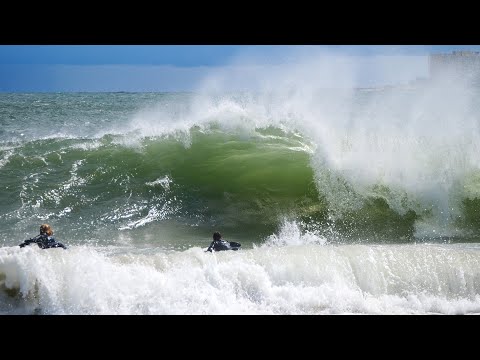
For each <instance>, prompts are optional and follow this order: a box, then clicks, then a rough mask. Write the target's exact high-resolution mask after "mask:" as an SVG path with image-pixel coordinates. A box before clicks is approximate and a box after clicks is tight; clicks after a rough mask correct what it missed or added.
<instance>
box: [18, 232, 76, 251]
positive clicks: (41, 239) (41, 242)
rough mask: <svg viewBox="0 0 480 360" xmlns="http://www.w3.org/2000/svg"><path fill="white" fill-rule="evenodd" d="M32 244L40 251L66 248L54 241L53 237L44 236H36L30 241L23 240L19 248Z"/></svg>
mask: <svg viewBox="0 0 480 360" xmlns="http://www.w3.org/2000/svg"><path fill="white" fill-rule="evenodd" d="M32 243H35V244H37V245H38V247H39V248H41V249H50V248H57V247H61V248H64V249H66V248H67V247H66V246H65V245H63V244H62V243H59V242H57V241H55V238H54V237H53V236H48V235H46V234H42V235H37V236H35V237H34V238H32V239H28V240H25V241H24V242H23V243H21V244H20V245H19V246H20V247H24V246H27V245H30V244H32Z"/></svg>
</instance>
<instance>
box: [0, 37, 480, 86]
mask: <svg viewBox="0 0 480 360" xmlns="http://www.w3.org/2000/svg"><path fill="white" fill-rule="evenodd" d="M453 50H473V51H480V46H479V45H472V46H469V45H461V46H458V45H441V46H439V45H436V46H428V45H427V46H425V45H412V46H404V45H388V46H383V45H382V46H381V45H372V46H369V45H338V46H332V45H328V46H322V45H318V46H299V45H290V46H283V45H271V46H264V45H251V46H245V45H0V91H2V92H37V91H42V92H49V91H54V92H58V91H195V90H196V89H198V88H201V87H202V84H204V83H205V82H209V81H210V80H211V78H216V79H217V80H218V77H219V74H221V76H222V81H221V83H222V84H223V85H222V86H225V84H229V85H230V86H231V87H232V88H235V87H237V88H239V87H240V88H248V87H249V86H250V85H251V84H254V83H255V81H258V79H259V78H260V77H262V76H263V75H264V74H266V73H267V72H269V71H267V70H268V69H271V68H277V69H280V68H279V66H285V65H287V66H290V67H289V69H292V66H294V65H295V64H297V65H298V66H299V68H302V67H303V68H305V65H302V64H305V62H307V63H308V64H309V66H312V71H315V72H317V68H315V66H314V65H313V64H314V61H313V60H314V59H325V56H327V55H332V54H333V55H335V56H342V57H344V58H349V59H355V61H356V62H357V63H361V64H362V65H360V66H357V67H356V68H355V69H357V70H356V72H357V73H358V74H357V76H356V77H355V82H356V83H355V85H357V86H369V85H372V84H373V85H374V84H382V83H391V82H405V81H407V80H408V79H414V78H416V77H422V76H426V74H427V56H428V54H429V53H439V52H450V51H453ZM394 58H397V59H401V61H403V63H404V64H405V66H403V65H401V66H399V65H398V64H399V61H400V60H398V61H397V62H396V64H397V65H394V66H391V67H389V66H388V64H386V62H385V60H386V59H387V60H388V59H394ZM329 59H333V58H332V57H329ZM372 59H376V62H372ZM379 59H381V60H382V62H378V61H379ZM410 59H411V61H410ZM321 63H322V64H323V66H324V67H325V66H327V67H328V66H329V65H328V63H327V65H325V64H326V63H325V62H321ZM334 63H335V61H332V66H334V65H335V64H334ZM403 63H402V64H403ZM379 64H381V66H379ZM380 67H381V68H382V69H383V70H384V71H382V72H381V73H378V71H377V70H378V68H380ZM334 68H335V67H332V69H334ZM389 68H391V71H390V70H388V69H389ZM399 68H401V70H402V72H401V74H400V75H399V74H398V71H396V69H399ZM336 69H340V68H338V67H337V68H336ZM339 71H340V70H339ZM342 71H343V70H342ZM331 72H334V71H333V70H332V71H331ZM270 73H271V74H273V73H272V72H270ZM278 73H279V72H278V71H277V72H276V74H278ZM327 73H328V72H327ZM318 80H319V81H321V80H322V79H321V77H318ZM264 82H265V81H264ZM210 83H211V81H210ZM216 83H217V84H218V81H217V82H216ZM257 85H258V84H257ZM252 86H253V85H252Z"/></svg>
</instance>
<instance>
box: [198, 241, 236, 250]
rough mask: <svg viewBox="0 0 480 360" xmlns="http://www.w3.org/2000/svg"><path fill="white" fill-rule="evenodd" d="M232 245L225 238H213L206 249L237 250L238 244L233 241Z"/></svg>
mask: <svg viewBox="0 0 480 360" xmlns="http://www.w3.org/2000/svg"><path fill="white" fill-rule="evenodd" d="M234 245H235V246H232V244H231V243H229V242H228V241H225V240H213V241H212V243H211V244H210V246H209V247H208V249H207V250H206V251H210V252H212V250H213V251H222V250H238V248H239V247H240V244H238V243H234Z"/></svg>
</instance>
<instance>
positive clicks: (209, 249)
mask: <svg viewBox="0 0 480 360" xmlns="http://www.w3.org/2000/svg"><path fill="white" fill-rule="evenodd" d="M214 244H215V241H212V243H211V244H210V246H209V247H208V249H207V250H205V252H207V251H210V252H212V249H213V245H214Z"/></svg>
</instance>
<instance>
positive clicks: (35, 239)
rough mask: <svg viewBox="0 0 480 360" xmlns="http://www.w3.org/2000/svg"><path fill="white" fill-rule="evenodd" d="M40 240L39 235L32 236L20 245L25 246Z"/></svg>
mask: <svg viewBox="0 0 480 360" xmlns="http://www.w3.org/2000/svg"><path fill="white" fill-rule="evenodd" d="M36 242H38V236H36V237H34V238H32V239H27V240H24V241H23V243H21V244H20V245H18V246H20V247H24V246H27V245H30V244H31V243H36Z"/></svg>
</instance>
